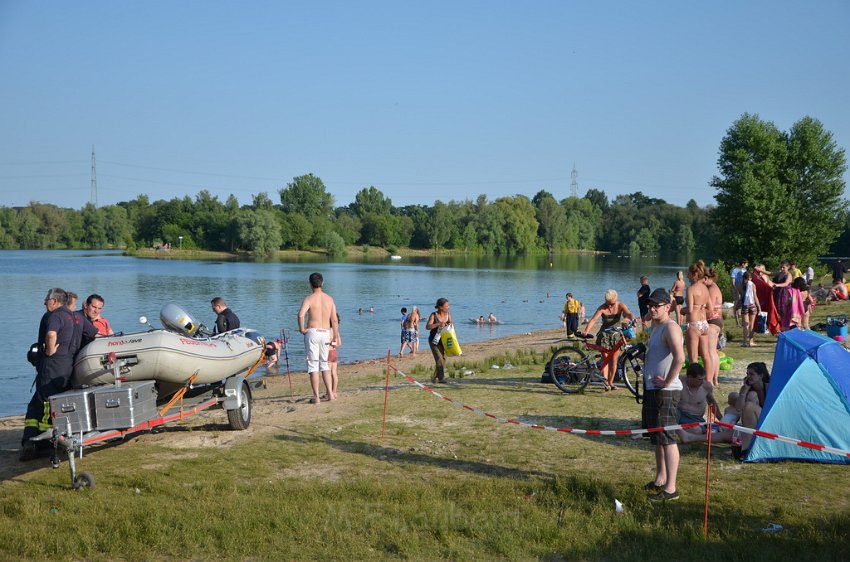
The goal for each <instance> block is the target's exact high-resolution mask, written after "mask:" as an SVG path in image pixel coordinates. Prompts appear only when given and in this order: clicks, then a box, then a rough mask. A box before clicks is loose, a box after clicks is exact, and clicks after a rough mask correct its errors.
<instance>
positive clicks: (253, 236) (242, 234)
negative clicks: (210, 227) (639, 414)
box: [238, 209, 282, 256]
mask: <svg viewBox="0 0 850 562" xmlns="http://www.w3.org/2000/svg"><path fill="white" fill-rule="evenodd" d="M238 223H239V238H240V240H241V242H242V244H243V245H244V247H245V248H247V249H249V250H251V251H253V252H254V253H255V254H257V255H262V256H271V255H273V254H274V253H275V252H277V251H278V250H279V249H280V245H281V242H282V240H281V235H280V225H279V224H278V222H277V219H276V218H275V215H274V213H273V212H272V211H268V210H259V211H255V210H253V209H242V210H241V211H240V213H239V218H238Z"/></svg>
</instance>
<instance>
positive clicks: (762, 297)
mask: <svg viewBox="0 0 850 562" xmlns="http://www.w3.org/2000/svg"><path fill="white" fill-rule="evenodd" d="M748 266H749V262H748V260H746V259H744V260H741V262H740V263H739V264H738V266H737V267H736V268H734V269H733V270H732V271H731V272H730V275H731V278H732V284H733V286H734V287H735V314H736V318H737V313H738V312H739V311H740V313H741V319H742V323H741V325H742V331H743V338H742V342H743V343H742V345H744V346H745V347H752V346H753V345H755V344H754V342H753V334H754V333H755V331H756V323H757V319H758V317H759V315H760V314H761V313H762V312H764V313H765V316H766V317H767V318H766V322H765V326H764V329H765V330H766V331H770V332H771V333H772V334H777V333H779V332H784V331H787V330H790V329H792V328H803V329H809V316H810V314H811V312H812V310H814V307H815V305H816V304H817V299H816V298H815V295H814V293H812V291H811V290H810V284H811V282H812V280H813V278H814V270H813V269H812V268H811V267H809V268H808V270H807V271H806V273H805V274H804V273H803V272H802V271H800V269H799V268H798V267H797V265H796V264H795V263H794V262H791V261H788V260H785V261H783V262H782V263H781V264H779V269H778V270H777V271H775V272H770V271H768V270H767V269H766V268H765V266H764V264H758V265H756V266H755V267H754V268H753V271H752V272H750V271H749V267H748Z"/></svg>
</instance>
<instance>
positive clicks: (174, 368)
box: [72, 304, 265, 395]
mask: <svg viewBox="0 0 850 562" xmlns="http://www.w3.org/2000/svg"><path fill="white" fill-rule="evenodd" d="M139 320H140V321H142V322H143V323H147V319H146V318H144V317H142V318H140V319H139ZM160 320H161V321H162V324H163V326H164V329H154V328H152V327H151V329H150V330H148V331H146V332H138V333H133V334H120V335H114V336H105V337H98V338H96V339H95V340H94V341H92V342H91V343H89V344H88V345H86V346H85V347H84V348H82V349H81V350H80V352H79V353H78V354H77V358H76V361H75V363H74V378H73V381H72V382H73V385H74V386H75V387H80V386H85V385H88V386H93V385H101V384H109V383H112V382H115V379H116V373H117V374H118V378H119V379H120V380H122V381H141V380H154V381H157V382H158V383H160V386H169V384H171V385H183V384H185V383H186V382H187V381H188V380H189V378H190V377H191V376H192V375H194V374H196V373H197V377H196V378H195V381H194V383H193V384H197V385H203V384H211V383H216V382H220V381H221V380H223V379H225V378H228V377H231V376H233V375H239V374H244V373H246V372H248V370H249V369H250V368H251V367H252V366H253V365H254V364H255V363H256V362H257V361H259V360H260V357H261V356H262V353H263V347H264V345H265V339H264V338H263V336H262V335H260V334H259V332H256V331H254V330H248V329H242V328H239V329H236V330H231V331H229V332H225V333H223V334H219V335H215V336H211V335H209V334H208V333H207V332H206V330H205V329H204V327H203V326H202V325H201V324H198V323H197V322H195V320H194V319H193V318H192V317H191V316H190V315H189V314H188V313H187V312H186V311H184V310H183V309H182V308H180V307H179V306H177V305H176V304H167V305H165V306H164V307H163V308H162V311H161V312H160ZM116 365H119V366H120V367H119V368H118V369H116ZM160 395H162V392H161V393H160Z"/></svg>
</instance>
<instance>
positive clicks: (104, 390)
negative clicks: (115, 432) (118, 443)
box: [92, 381, 157, 431]
mask: <svg viewBox="0 0 850 562" xmlns="http://www.w3.org/2000/svg"><path fill="white" fill-rule="evenodd" d="M92 394H93V396H94V408H95V416H96V418H97V429H99V430H101V431H103V430H107V429H127V428H129V427H134V426H136V425H138V424H140V423H142V422H144V421H148V420H151V419H153V418H155V417H156V416H157V410H156V387H155V386H154V381H136V382H126V383H124V384H122V385H121V386H115V385H108V386H103V387H100V388H97V389H95V391H94V392H93V393H92Z"/></svg>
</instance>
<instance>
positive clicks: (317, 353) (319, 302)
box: [298, 273, 341, 404]
mask: <svg viewBox="0 0 850 562" xmlns="http://www.w3.org/2000/svg"><path fill="white" fill-rule="evenodd" d="M323 285H324V278H323V277H322V274H321V273H312V274H310V288H311V289H312V291H313V292H312V293H311V294H310V295H308V296H307V297H306V298H305V299H304V302H302V303H301V310H299V311H298V331H299V332H301V333H302V334H304V351H305V355H306V356H307V372H308V373H310V386H311V387H312V389H313V397H312V398H311V399H310V402H311V403H313V404H318V403H319V402H320V401H321V398H320V397H319V373H320V372H321V373H322V380H323V381H324V383H325V390H327V399H328V400H336V394H335V393H334V391H333V379H332V377H331V370H330V365H329V363H328V352H329V351H330V345H331V342H332V341H334V342H337V347H339V346H340V345H341V340H340V338H339V317H338V316H337V313H336V303H334V299H333V297H331V296H330V295H328V294H327V293H325V292H324V291H323V290H322V286H323Z"/></svg>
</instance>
